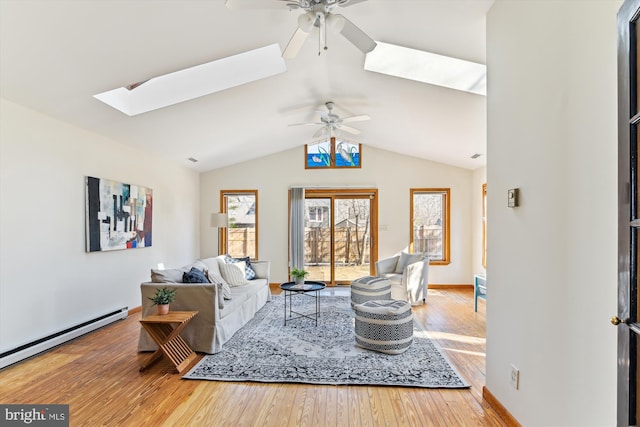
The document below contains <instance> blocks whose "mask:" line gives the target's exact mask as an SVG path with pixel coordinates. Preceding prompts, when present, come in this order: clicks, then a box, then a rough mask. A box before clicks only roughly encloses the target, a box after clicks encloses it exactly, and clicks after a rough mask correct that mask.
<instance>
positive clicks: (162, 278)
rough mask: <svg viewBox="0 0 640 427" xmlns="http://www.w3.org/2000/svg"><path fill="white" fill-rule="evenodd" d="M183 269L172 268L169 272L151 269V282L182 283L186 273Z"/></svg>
mask: <svg viewBox="0 0 640 427" xmlns="http://www.w3.org/2000/svg"><path fill="white" fill-rule="evenodd" d="M185 271H187V270H185V269H183V268H171V269H168V270H158V269H155V268H152V269H151V282H153V283H181V282H182V275H183V274H184V273H185Z"/></svg>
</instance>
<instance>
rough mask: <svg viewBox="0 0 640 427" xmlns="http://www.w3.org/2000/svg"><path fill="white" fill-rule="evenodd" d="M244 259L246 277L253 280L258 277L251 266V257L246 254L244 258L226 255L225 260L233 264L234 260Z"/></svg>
mask: <svg viewBox="0 0 640 427" xmlns="http://www.w3.org/2000/svg"><path fill="white" fill-rule="evenodd" d="M239 261H244V262H245V264H244V278H245V279H247V280H253V279H255V278H256V271H255V270H254V269H253V267H252V266H251V258H250V257H248V256H246V257H244V258H233V257H231V256H229V255H226V256H225V257H224V262H226V263H227V264H232V263H234V262H239Z"/></svg>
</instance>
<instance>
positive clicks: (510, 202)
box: [507, 188, 518, 208]
mask: <svg viewBox="0 0 640 427" xmlns="http://www.w3.org/2000/svg"><path fill="white" fill-rule="evenodd" d="M507 206H508V207H510V208H515V207H517V206H518V189H517V188H512V189H510V190H507Z"/></svg>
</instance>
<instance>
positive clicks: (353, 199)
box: [305, 189, 377, 286]
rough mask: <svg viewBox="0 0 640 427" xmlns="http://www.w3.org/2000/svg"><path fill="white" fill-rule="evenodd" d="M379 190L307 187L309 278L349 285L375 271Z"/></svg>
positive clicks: (330, 283)
mask: <svg viewBox="0 0 640 427" xmlns="http://www.w3.org/2000/svg"><path fill="white" fill-rule="evenodd" d="M376 230H377V190H375V189H362V190H352V189H349V190H346V189H345V190H337V189H333V190H315V189H307V190H305V269H306V270H307V271H309V276H308V280H319V281H323V282H325V283H327V285H329V286H334V285H348V284H350V283H351V281H352V280H354V279H357V278H358V277H362V276H368V275H373V274H374V265H375V258H376V257H377V244H376V241H377V235H376V232H375V231H376Z"/></svg>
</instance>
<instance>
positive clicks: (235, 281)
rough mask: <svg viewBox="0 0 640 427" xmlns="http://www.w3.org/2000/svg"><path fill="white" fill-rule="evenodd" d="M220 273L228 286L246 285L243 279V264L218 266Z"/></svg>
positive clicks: (245, 280) (244, 278)
mask: <svg viewBox="0 0 640 427" xmlns="http://www.w3.org/2000/svg"><path fill="white" fill-rule="evenodd" d="M220 272H221V273H222V277H223V278H224V280H225V281H226V282H227V283H228V284H229V286H231V287H234V286H242V285H246V284H247V283H248V280H247V279H246V277H245V263H244V261H241V262H234V263H231V264H220Z"/></svg>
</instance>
